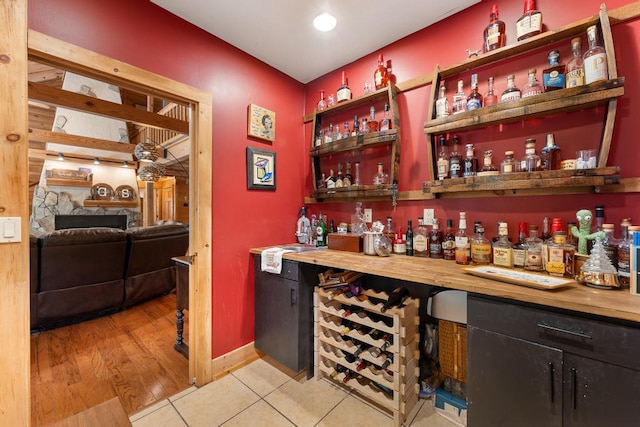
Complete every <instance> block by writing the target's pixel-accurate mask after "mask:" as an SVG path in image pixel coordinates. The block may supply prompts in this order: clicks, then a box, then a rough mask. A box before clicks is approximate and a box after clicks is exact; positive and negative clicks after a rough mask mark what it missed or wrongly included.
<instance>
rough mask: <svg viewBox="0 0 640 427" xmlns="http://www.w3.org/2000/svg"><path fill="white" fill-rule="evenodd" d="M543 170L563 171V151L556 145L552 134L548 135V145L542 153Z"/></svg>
mask: <svg viewBox="0 0 640 427" xmlns="http://www.w3.org/2000/svg"><path fill="white" fill-rule="evenodd" d="M540 157H541V162H542V163H541V169H542V170H545V171H553V170H560V169H562V165H561V163H562V150H561V149H560V147H558V146H557V145H556V142H555V139H554V137H553V134H552V133H549V134H547V145H545V146H544V147H543V148H542V150H541V151H540Z"/></svg>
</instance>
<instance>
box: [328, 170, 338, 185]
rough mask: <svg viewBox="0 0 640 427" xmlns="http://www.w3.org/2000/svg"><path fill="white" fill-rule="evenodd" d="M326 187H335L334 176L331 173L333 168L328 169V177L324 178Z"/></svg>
mask: <svg viewBox="0 0 640 427" xmlns="http://www.w3.org/2000/svg"><path fill="white" fill-rule="evenodd" d="M325 184H326V186H327V188H336V177H335V176H334V175H333V169H329V178H327V179H326V180H325Z"/></svg>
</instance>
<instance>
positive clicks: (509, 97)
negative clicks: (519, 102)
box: [500, 74, 522, 102]
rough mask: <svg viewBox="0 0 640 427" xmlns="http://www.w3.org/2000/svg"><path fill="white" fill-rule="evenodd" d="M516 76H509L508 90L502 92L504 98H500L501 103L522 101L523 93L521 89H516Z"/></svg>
mask: <svg viewBox="0 0 640 427" xmlns="http://www.w3.org/2000/svg"><path fill="white" fill-rule="evenodd" d="M515 79H516V76H514V75H513V74H510V75H509V76H507V88H506V89H505V90H504V92H502V96H500V102H508V101H513V100H516V99H520V97H521V96H522V93H521V92H520V89H518V88H517V87H516V80H515Z"/></svg>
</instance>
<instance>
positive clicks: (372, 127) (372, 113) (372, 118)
mask: <svg viewBox="0 0 640 427" xmlns="http://www.w3.org/2000/svg"><path fill="white" fill-rule="evenodd" d="M367 126H368V127H369V132H377V131H378V121H377V120H376V107H374V106H373V105H372V106H371V108H369V120H368V121H367Z"/></svg>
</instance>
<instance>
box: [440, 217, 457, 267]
mask: <svg viewBox="0 0 640 427" xmlns="http://www.w3.org/2000/svg"><path fill="white" fill-rule="evenodd" d="M442 257H443V258H444V259H446V260H450V261H455V259H456V233H455V232H454V231H453V220H452V219H448V220H447V228H446V229H445V232H444V236H443V238H442Z"/></svg>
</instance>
